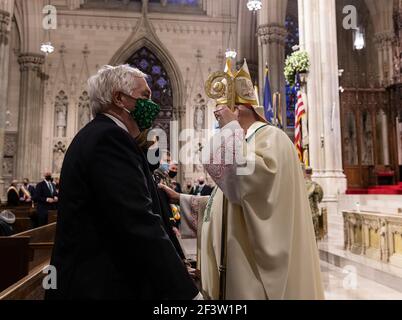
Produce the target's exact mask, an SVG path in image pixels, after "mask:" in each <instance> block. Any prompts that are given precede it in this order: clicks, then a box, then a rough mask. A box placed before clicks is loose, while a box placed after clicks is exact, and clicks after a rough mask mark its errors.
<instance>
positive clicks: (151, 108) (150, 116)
mask: <svg viewBox="0 0 402 320" xmlns="http://www.w3.org/2000/svg"><path fill="white" fill-rule="evenodd" d="M160 110H161V108H160V106H159V105H157V104H156V103H155V102H153V101H152V100H146V99H138V100H137V103H136V105H135V110H134V111H129V110H126V111H127V112H129V113H130V115H131V116H132V117H133V119H134V120H135V122H137V125H138V128H139V129H140V130H141V131H144V130H147V129H149V128H151V127H152V124H153V123H154V121H155V119H156V117H157V116H158V114H159V112H160Z"/></svg>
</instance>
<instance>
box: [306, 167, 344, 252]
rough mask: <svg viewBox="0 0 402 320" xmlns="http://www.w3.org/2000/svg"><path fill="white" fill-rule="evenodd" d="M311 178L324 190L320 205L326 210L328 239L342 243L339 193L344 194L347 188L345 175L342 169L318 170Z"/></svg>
mask: <svg viewBox="0 0 402 320" xmlns="http://www.w3.org/2000/svg"><path fill="white" fill-rule="evenodd" d="M313 180H314V181H315V182H317V183H318V184H319V185H320V186H321V187H322V188H323V190H324V199H323V201H322V203H321V207H326V208H327V212H328V241H330V242H331V243H336V244H337V245H338V244H339V245H340V246H342V245H343V241H344V240H343V237H344V235H343V217H342V212H340V211H339V195H341V194H345V192H346V188H347V180H346V176H345V175H344V174H343V171H336V170H335V171H326V172H318V173H316V174H315V175H313Z"/></svg>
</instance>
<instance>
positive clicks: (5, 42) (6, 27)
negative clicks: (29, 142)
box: [0, 2, 12, 196]
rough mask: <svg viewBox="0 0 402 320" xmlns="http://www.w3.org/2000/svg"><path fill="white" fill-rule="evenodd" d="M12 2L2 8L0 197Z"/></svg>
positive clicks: (0, 42) (2, 189) (0, 30)
mask: <svg viewBox="0 0 402 320" xmlns="http://www.w3.org/2000/svg"><path fill="white" fill-rule="evenodd" d="M11 4H12V3H11V2H10V3H7V5H8V8H7V5H5V4H4V3H2V6H1V8H0V196H3V191H4V189H5V188H4V187H5V186H4V181H3V153H4V137H5V127H6V124H5V116H6V110H7V92H8V68H9V58H10V46H9V41H10V39H9V34H10V28H11V27H10V24H11V23H10V21H11V15H12V13H10V12H9V11H5V10H3V9H10V6H11Z"/></svg>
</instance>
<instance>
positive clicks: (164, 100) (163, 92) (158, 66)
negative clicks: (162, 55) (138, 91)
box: [127, 47, 173, 145]
mask: <svg viewBox="0 0 402 320" xmlns="http://www.w3.org/2000/svg"><path fill="white" fill-rule="evenodd" d="M127 63H128V64H130V65H131V66H133V67H136V68H138V69H140V70H141V71H142V72H144V73H146V74H147V75H148V77H147V82H148V85H149V87H150V88H151V90H152V100H153V101H155V102H156V103H157V104H159V105H160V106H161V112H160V114H159V116H158V118H157V120H156V121H155V123H154V128H161V129H163V130H164V131H165V132H166V134H167V138H168V145H169V138H170V121H171V120H172V119H173V93H172V87H171V82H170V79H169V77H168V75H167V72H166V70H165V68H164V67H163V65H162V63H161V62H160V61H159V59H158V58H157V57H156V56H155V55H154V54H153V53H152V52H151V51H150V50H149V49H148V48H146V47H143V48H141V49H140V50H138V51H137V52H136V53H134V54H133V55H132V56H131V57H130V58H129V59H128V61H127Z"/></svg>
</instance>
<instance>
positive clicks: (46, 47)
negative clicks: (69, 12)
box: [40, 0, 56, 55]
mask: <svg viewBox="0 0 402 320" xmlns="http://www.w3.org/2000/svg"><path fill="white" fill-rule="evenodd" d="M53 8H54V10H56V8H55V7H53V6H51V4H50V0H48V3H47V5H46V6H45V7H44V8H43V9H44V11H43V13H46V12H47V17H48V18H47V19H46V20H47V21H44V23H46V25H45V24H44V25H43V28H44V30H45V38H46V35H47V37H48V39H47V41H46V39H45V40H44V41H45V42H43V43H42V44H41V46H40V51H42V52H43V53H45V54H46V55H48V54H51V53H53V52H54V46H53V45H52V42H51V41H50V29H52V20H53V18H54V17H53V16H51V14H52V9H53ZM54 28H55V27H53V29H54Z"/></svg>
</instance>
